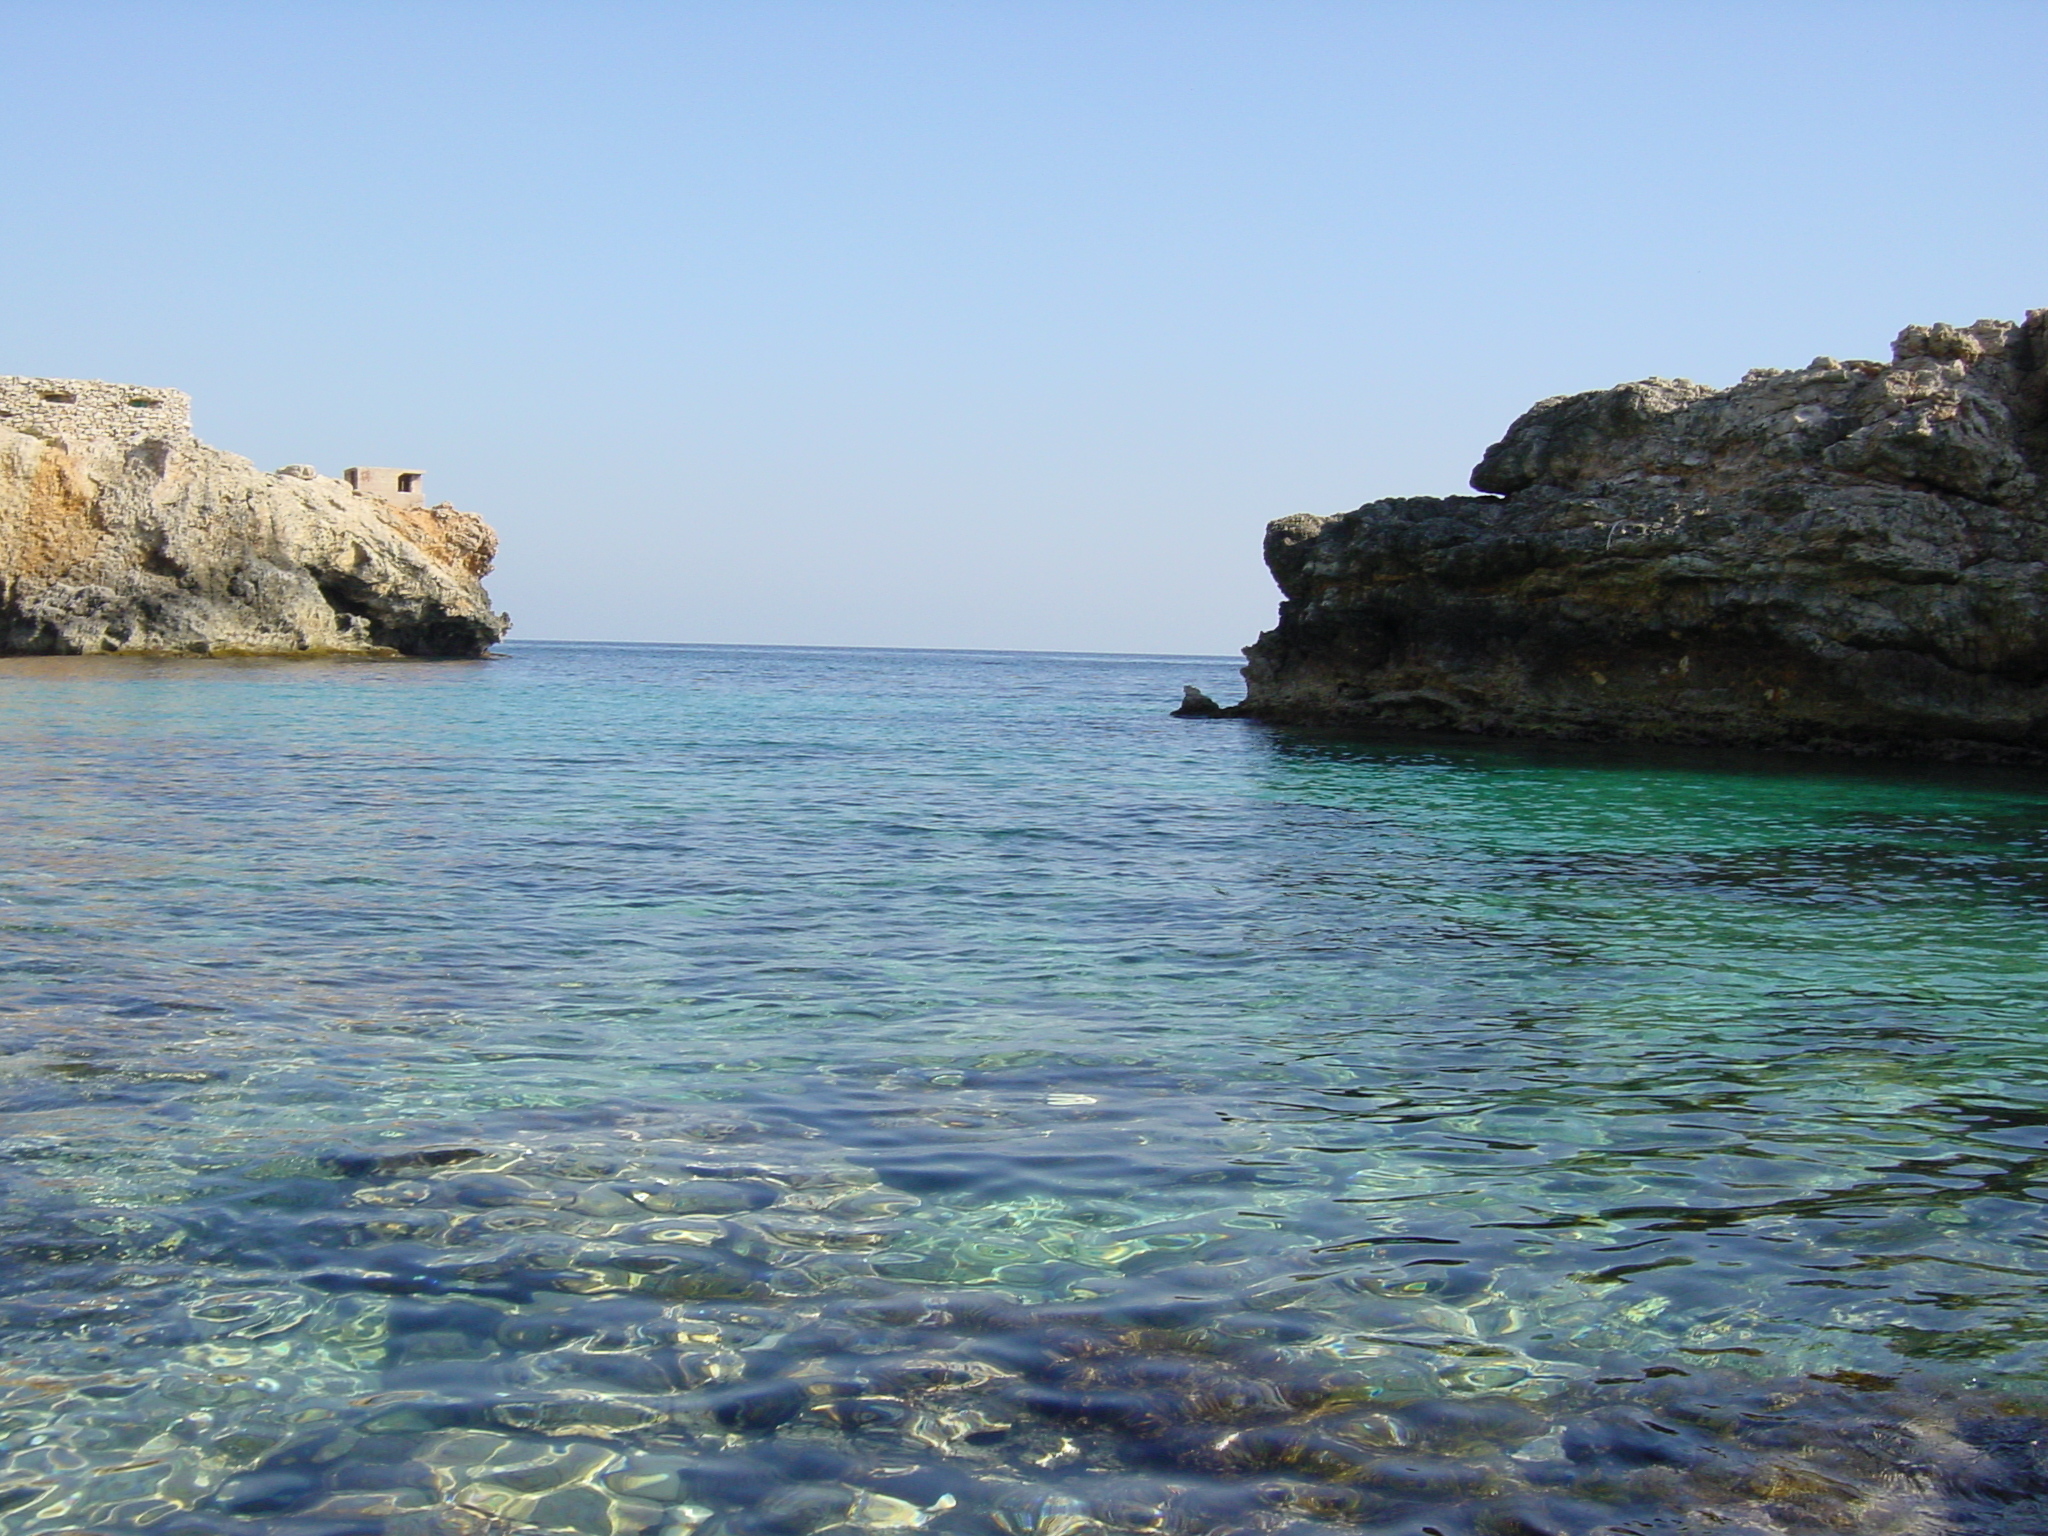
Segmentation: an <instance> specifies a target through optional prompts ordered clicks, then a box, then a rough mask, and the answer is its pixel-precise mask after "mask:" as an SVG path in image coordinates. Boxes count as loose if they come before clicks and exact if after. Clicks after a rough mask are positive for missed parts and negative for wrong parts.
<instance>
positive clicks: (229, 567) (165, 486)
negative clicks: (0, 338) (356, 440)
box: [0, 378, 510, 657]
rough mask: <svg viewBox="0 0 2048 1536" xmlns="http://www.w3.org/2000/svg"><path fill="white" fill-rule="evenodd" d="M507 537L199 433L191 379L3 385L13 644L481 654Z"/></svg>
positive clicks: (83, 649)
mask: <svg viewBox="0 0 2048 1536" xmlns="http://www.w3.org/2000/svg"><path fill="white" fill-rule="evenodd" d="M496 550H497V536H496V535H495V534H494V533H493V532H492V531H491V529H490V528H489V526H488V525H487V524H485V522H484V521H483V519H482V518H479V517H477V516H476V515H475V514H473V513H469V512H462V511H458V510H457V509H456V508H454V507H451V506H445V505H443V506H438V507H426V506H418V505H409V504H406V503H403V502H398V501H390V500H385V499H382V498H380V497H377V496H375V495H370V494H365V493H364V492H362V491H359V490H357V489H356V488H355V487H353V486H351V485H349V484H347V483H345V482H343V481H341V480H335V479H329V478H327V477H326V476H323V475H320V474H318V473H316V472H315V471H313V470H311V469H309V468H307V467H306V466H304V465H288V466H286V467H285V468H284V469H282V470H279V471H277V472H275V473H265V472H264V471H262V470H259V469H257V468H256V466H255V465H254V464H252V463H250V462H249V460H247V459H244V458H240V457H238V456H236V455H234V454H230V453H223V452H222V451H221V450H219V449H217V448H212V447H209V446H208V445H206V444H205V443H202V442H200V441H199V440H198V439H197V438H196V437H194V436H193V434H192V428H191V404H190V401H189V400H188V398H187V397H186V396H185V395H184V394H183V393H181V392H180V391H177V390H172V389H153V388H144V387H140V386H136V385H128V384H111V383H106V382H103V381H99V380H81V379H36V378H0V654H13V655H20V654H66V655H78V654H98V653H114V654H141V655H245V656H246V655H358V656H432V657H466V656H481V655H483V654H485V653H486V652H487V651H488V650H489V648H490V647H491V646H492V645H493V644H494V643H495V642H496V641H498V640H499V639H500V638H502V637H503V636H504V634H505V632H506V630H507V629H508V628H509V625H510V621H509V620H508V619H507V618H506V617H505V616H504V615H503V614H499V613H495V612H493V611H492V609H491V606H490V600H489V597H488V595H487V594H486V593H485V591H484V587H483V581H482V578H483V577H484V576H485V575H486V574H488V572H489V571H490V568H491V562H492V559H493V557H494V556H495V554H496Z"/></svg>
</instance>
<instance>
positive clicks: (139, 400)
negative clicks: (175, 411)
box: [128, 395, 163, 411]
mask: <svg viewBox="0 0 2048 1536" xmlns="http://www.w3.org/2000/svg"><path fill="white" fill-rule="evenodd" d="M128 403H129V404H130V405H132V406H135V407H137V408H138V409H141V410H145V411H153V410H155V409H156V408H157V407H158V406H160V405H162V404H163V401H161V400H152V399H150V398H149V397H148V396H146V395H138V396H136V398H135V399H133V400H130V401H129V402H128Z"/></svg>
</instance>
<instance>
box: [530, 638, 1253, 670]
mask: <svg viewBox="0 0 2048 1536" xmlns="http://www.w3.org/2000/svg"><path fill="white" fill-rule="evenodd" d="M498 645H501V646H502V645H618V646H649V647H660V648H666V649H671V650H705V651H884V652H890V653H894V654H901V655H913V656H1106V657H1114V658H1117V659H1118V660H1128V661H1234V662H1237V663H1239V664H1242V663H1243V661H1244V657H1243V656H1242V655H1235V656H1233V655H1227V654H1224V653H1220V652H1217V653H1211V652H1206V651H1034V650H1027V649H1024V648H1022V647H1004V646H956V645H797V644H789V643H786V642H769V641H746V640H541V639H530V638H529V639H520V640H514V639H509V638H508V639H504V640H500V641H499V642H498ZM494 648H495V647H494Z"/></svg>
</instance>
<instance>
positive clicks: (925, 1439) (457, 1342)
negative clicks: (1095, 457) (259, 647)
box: [0, 644, 2048, 1536]
mask: <svg viewBox="0 0 2048 1536" xmlns="http://www.w3.org/2000/svg"><path fill="white" fill-rule="evenodd" d="M1185 682H1193V683H1196V684H1197V685H1199V686H1202V687H1204V688H1206V689H1208V690H1209V691H1210V692H1212V693H1216V694H1218V695H1222V696H1226V697H1232V696H1234V692H1235V678H1234V667H1233V664H1232V663H1231V662H1229V661H1227V660H1221V659H1207V660H1192V661H1191V660H1188V659H1185V658H1180V659H1174V658H1150V657H1127V656H1066V655H1025V654H991V653H942V652H894V651H832V650H806V649H782V648H776V649H749V648H739V647H710V646H706V647H692V646H663V647H655V646H646V647H636V646H600V645H545V644H515V645H512V646H510V647H508V648H507V654H506V655H505V656H504V657H503V658H501V659H495V660H491V661H484V662H475V663H441V664H417V663H360V662H358V663H341V662H318V661H308V662H297V663H278V662H257V661H249V662H237V661H224V660H215V661H206V662H149V661H136V660H118V659H116V660H88V659H78V660H72V659H33V660H16V661H8V662H0V804H4V806H5V811H4V814H0V929H4V946H0V977H4V981H0V1072H4V1077H0V1104H4V1109H5V1115H4V1121H0V1329H4V1340H5V1349H4V1355H0V1432H4V1459H0V1530H5V1531H6V1532H9V1533H15V1532H20V1533H36V1536H44V1533H49V1536H55V1533H60V1532H61V1533H73V1536H76V1533H87V1532H90V1533H107V1536H114V1533H124V1532H131V1531H146V1532H152V1533H161V1536H173V1533H187V1536H196V1533H207V1536H216V1533H218V1536H227V1533H236V1532H263V1533H272V1532H274V1533H280V1536H358V1533H360V1536H372V1533H375V1536H385V1533H390V1536H501V1533H502V1536H515V1533H528V1532H537V1531H545V1532H579V1533H584V1536H628V1533H641V1532H644V1533H648V1536H655V1533H663V1536H688V1533H692V1532H702V1533H703V1536H811V1533H814V1532H827V1531H836V1532H847V1533H859V1532H908V1531H915V1530H919V1529H923V1530H926V1531H929V1532H932V1533H934V1536H999V1533H1000V1536H1097V1533H1112V1536H1113V1533H1138V1536H1143V1533H1161V1536H1170V1533H1208V1532H1254V1531H1256V1532H1274V1533H1279V1532H1291V1533H1299V1536H1322V1533H1335V1532H1385V1533H1390V1536H1392V1533H1399V1536H1424V1533H1436V1536H1592V1533H1608V1532H1614V1533H1651V1532H1688V1533H1692V1532H1696V1533H1700V1536H1757V1533H1765V1532H1809V1531H1844V1532H1855V1533H1890V1532H1897V1533H1902V1536H1932V1533H1939V1532H1948V1531H1982V1532H2017V1531H2036V1530H2048V1515H2044V1513H2043V1510H2044V1509H2048V1495H2044V1489H2048V1461H2044V1460H2043V1456H2042V1450H2041V1441H2042V1436H2043V1433H2044V1424H2048V1420H2044V1418H2043V1417H2042V1416H2041V1415H2042V1413H2043V1405H2044V1402H2048V1394H2044V1391H2043V1388H2044V1384H2048V1307H2044V1305H2043V1301H2044V1286H2043V1281H2042V1270H2043V1260H2044V1238H2048V1203H2044V1200H2048V1168H2044V1159H2048V1051H2044V1049H2043V1043H2044V1038H2048V1024H2044V1018H2043V1008H2042V986H2041V982H2042V976H2043V960H2044V939H2048V929H2044V926H2043V923H2042V917H2041V914H2042V909H2043V904H2044V900H2048V781H2044V780H2043V779H2042V778H2041V777H2039V776H2038V775H2025V774H2018V773H2002V772H1997V771H1990V770H1963V769H1945V768H1932V767H1924V766H1923V767H1912V766H1900V765H1884V764H1858V763H1853V762H1844V761H1838V760H1823V759H1818V758H1812V759H1802V758H1797V757H1785V758H1776V759H1767V758H1762V757H1754V756H1745V755H1737V754H1728V753H1685V752H1675V751H1674V752H1662V751H1645V750H1620V749H1596V748H1583V747H1563V746H1550V745H1542V744H1526V743H1503V742H1487V741H1478V740H1473V741H1462V742H1445V741H1437V740H1418V739H1416V738H1394V737H1389V738H1384V739H1367V738H1355V737H1353V738H1347V737H1340V736H1333V735H1326V734H1320V733H1313V732H1298V731H1284V730H1276V729H1271V728H1267V727H1263V726H1260V725H1258V724H1255V723H1252V722H1246V721H1234V720H1233V721H1186V722H1184V721H1177V720H1173V719H1170V718H1168V716H1167V714H1166V711H1167V710H1168V709H1170V708H1171V707H1172V706H1173V704H1174V703H1175V702H1176V701H1177V699H1178V697H1179V694H1180V688H1181V685H1182V684H1183V683H1185Z"/></svg>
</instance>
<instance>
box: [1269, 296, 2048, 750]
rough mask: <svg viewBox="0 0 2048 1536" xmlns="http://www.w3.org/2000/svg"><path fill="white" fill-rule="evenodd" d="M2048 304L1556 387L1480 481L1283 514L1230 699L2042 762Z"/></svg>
mask: <svg viewBox="0 0 2048 1536" xmlns="http://www.w3.org/2000/svg"><path fill="white" fill-rule="evenodd" d="M2044 482H2048V310H2036V311H2033V312H2031V313H2029V315H2028V317H2027V319H2026V320H2025V321H2024V322H2023V323H2020V324H2013V323H2012V322H2009V321H2002V320H1980V321H1979V322H1977V323H1976V324H1975V325H1972V326H1969V327H1967V328H1959V327H1955V326H1949V325H1933V326H1912V327H1909V328H1908V329H1907V330H1905V331H1904V332H1902V333H1901V334H1900V336H1899V338H1898V340H1897V342H1896V343H1894V345H1893V349H1892V361H1891V362H1890V363H1888V364H1887V363H1876V362H1838V361H1836V360H1835V359H1834V358H1829V357H1822V358H1816V359H1815V360H1814V361H1813V363H1812V364H1811V365H1809V366H1808V367H1805V368H1799V369H1792V370H1781V369H1757V370H1754V371H1753V372H1751V373H1749V374H1748V375H1747V376H1745V377H1744V379H1743V380H1742V382H1741V383H1739V384H1737V385H1735V386H1734V387H1733V388H1730V389H1721V390H1716V389H1710V388H1708V387H1706V386H1705V385H1701V384H1694V383H1690V382H1688V381H1685V380H1679V379H1645V380H1642V381H1641V382H1638V383H1634V384H1623V385H1620V386H1618V387H1617V388H1614V389H1607V390H1598V391H1594V392H1592V393H1589V394H1582V395H1568V396H1559V397H1557V398H1555V399H1550V400H1545V401H1543V402H1541V403H1540V404H1538V405H1537V406H1535V407H1534V408H1533V409H1532V410H1530V411H1528V412H1527V413H1526V414H1524V415H1523V416H1522V417H1521V419H1520V420H1518V421H1516V422H1515V423H1514V425H1513V426H1511V427H1510V428H1509V429H1508V433H1507V436H1506V437H1504V438H1503V439H1502V440H1501V441H1500V442H1498V443H1496V444H1495V445H1494V446H1493V447H1492V448H1490V449H1488V450H1487V453H1486V456H1485V458H1484V459H1482V460H1481V462H1480V464H1479V467H1478V468H1477V469H1476V470H1474V471H1473V474H1472V485H1473V487H1474V489H1476V490H1478V491H1481V492H1485V493H1488V494H1484V495H1480V496H1450V497H1441V498H1438V497H1411V498H1404V499H1396V500H1390V501H1376V502H1371V503H1368V504H1367V505H1365V506H1363V507H1360V508H1359V509H1358V510H1357V511H1355V512H1347V513H1344V514H1342V515H1340V516H1336V517H1323V518H1318V517H1308V516H1301V517H1289V518H1283V519H1281V520H1280V521H1278V522H1276V523H1273V524H1272V525H1271V526H1270V527H1268V529H1267V531H1266V563H1267V564H1268V566H1269V567H1270V568H1271V569H1272V572H1273V575H1274V578H1275V579H1276V580H1277V581H1278V582H1279V584H1280V588H1281V591H1282V592H1283V593H1284V595H1285V598H1286V601H1285V602H1284V603H1283V604H1282V605H1281V609H1280V620H1279V623H1278V624H1277V625H1276V626H1275V628H1273V629H1272V630H1271V631H1269V632H1268V633H1266V634H1264V635H1262V636H1260V637H1259V640H1258V642H1257V643H1256V644H1254V645H1252V646H1251V647H1249V648H1248V649H1247V650H1246V652H1245V655H1246V657H1247V658H1248V665H1247V666H1246V667H1245V679H1246V682H1247V685H1248V686H1247V697H1246V699H1245V702H1244V703H1243V704H1241V705H1239V706H1237V707H1236V709H1235V710H1234V711H1233V712H1234V713H1241V714H1248V715H1253V716H1258V717H1261V718H1265V719H1269V720H1275V721H1284V722H1294V723H1303V724H1371V725H1400V726H1409V727H1416V728H1425V729H1438V730H1456V731H1472V732H1482V733H1487V734H1496V735H1527V736H1548V737H1564V738H1582V739H1596V740H1598V739H1612V740H1620V739H1630V740H1642V741H1665V742H1689V743H1721V744H1730V745H1743V746H1755V747H1774V748H1802V749H1811V750H1824V751H1848V752H1862V753H1886V754H1898V755H1910V756H1926V757H1943V758H1951V759H1984V760H1993V761H2020V762H2036V763H2039V762H2048V489H2044Z"/></svg>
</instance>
